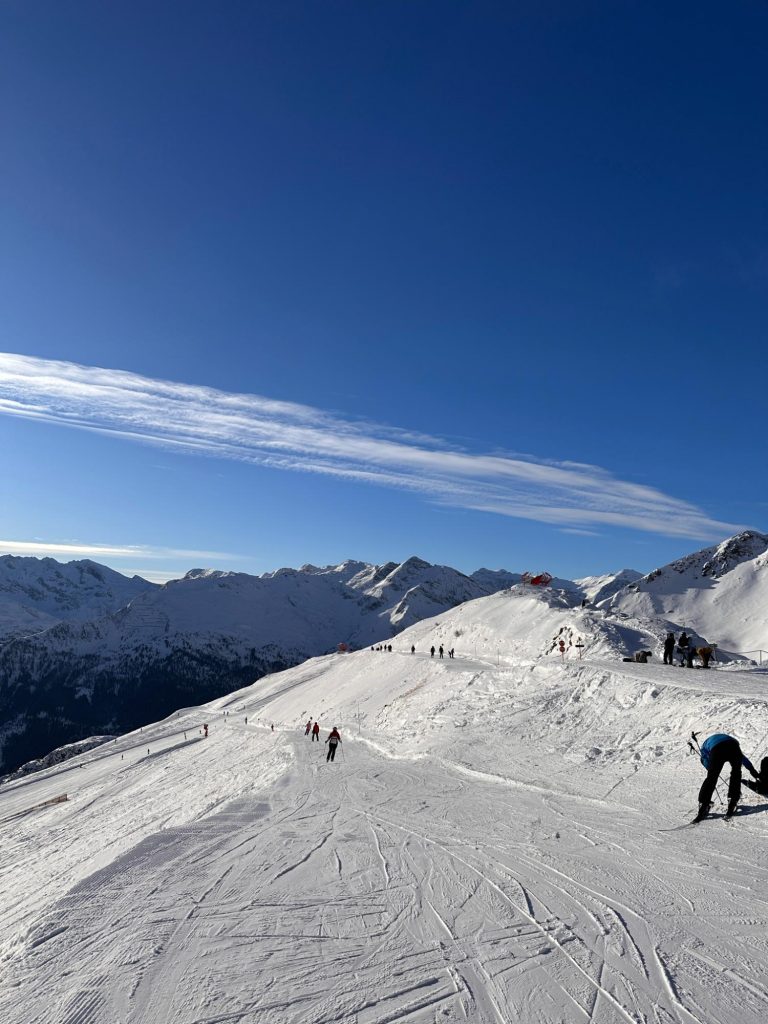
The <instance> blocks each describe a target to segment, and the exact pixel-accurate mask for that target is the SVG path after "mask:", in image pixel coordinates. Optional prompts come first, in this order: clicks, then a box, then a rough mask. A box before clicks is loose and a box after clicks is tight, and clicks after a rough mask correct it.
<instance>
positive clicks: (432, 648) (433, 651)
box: [429, 646, 435, 658]
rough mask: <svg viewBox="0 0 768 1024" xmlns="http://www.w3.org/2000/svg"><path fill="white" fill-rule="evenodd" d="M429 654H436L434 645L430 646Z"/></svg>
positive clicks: (431, 656) (431, 655)
mask: <svg viewBox="0 0 768 1024" xmlns="http://www.w3.org/2000/svg"><path fill="white" fill-rule="evenodd" d="M429 656H430V658H434V656H435V648H434V646H433V647H430V648H429Z"/></svg>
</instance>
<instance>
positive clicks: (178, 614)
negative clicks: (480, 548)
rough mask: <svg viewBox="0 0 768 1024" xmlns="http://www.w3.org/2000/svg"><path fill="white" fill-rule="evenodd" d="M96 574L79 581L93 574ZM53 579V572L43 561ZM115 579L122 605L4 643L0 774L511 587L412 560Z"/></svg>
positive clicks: (502, 577) (497, 577)
mask: <svg viewBox="0 0 768 1024" xmlns="http://www.w3.org/2000/svg"><path fill="white" fill-rule="evenodd" d="M29 561H33V560H29ZM44 561H45V562H49V561H52V560H44ZM78 564H79V563H70V567H71V566H76V565H78ZM54 565H55V563H54ZM65 568H69V567H65ZM100 569H102V567H99V566H96V567H94V570H93V573H91V572H84V576H85V578H86V579H88V580H90V579H91V578H94V579H98V578H101V577H100V575H99V572H98V570H100ZM69 571H70V574H72V573H74V572H75V570H74V569H72V568H70V570H69ZM109 572H110V570H106V573H109ZM50 575H51V576H52V577H53V578H54V579H56V578H57V577H56V572H55V570H53V569H52V570H51V572H50ZM113 575H114V576H117V577H118V578H119V579H122V580H124V581H125V583H126V584H130V590H131V591H132V593H131V600H130V601H129V602H128V603H127V604H125V605H124V607H121V608H119V609H118V610H117V611H113V612H112V613H111V614H107V615H103V614H102V615H101V616H100V617H95V618H90V619H88V620H87V621H68V622H62V621H60V622H59V623H58V624H57V625H54V626H52V627H51V628H49V629H47V630H45V631H43V632H40V633H39V634H37V635H33V636H28V637H25V638H15V639H13V640H12V641H9V642H7V643H5V644H4V645H3V646H2V647H0V673H2V676H1V678H0V719H2V721H3V723H4V724H3V726H2V728H0V770H5V771H9V770H12V769H13V768H15V767H16V766H17V765H19V764H21V763H23V762H24V761H27V760H29V759H30V758H33V757H38V756H41V755H43V754H45V753H46V752H47V751H48V750H50V749H51V748H52V747H56V746H60V745H61V744H62V743H65V742H69V741H72V740H76V739H80V738H82V737H83V736H87V735H90V734H92V733H95V732H98V733H114V732H122V731H125V730H126V729H130V728H134V727H136V726H138V725H140V724H141V723H143V722H146V721H151V720H152V719H155V718H161V717H163V716H164V715H166V714H168V713H170V712H171V711H172V710H174V709H175V708H177V707H179V706H185V705H189V704H197V703H199V702H200V701H201V700H203V699H210V698H211V697H214V696H217V695H220V694H224V693H227V692H229V691H231V690H233V689H235V688H237V687H239V686H242V685H243V684H245V683H247V682H252V681H253V680H254V679H258V678H259V677H261V676H263V675H265V674H266V673H268V672H274V671H276V670H279V669H283V668H286V667H288V666H289V665H296V664H298V663H300V662H302V661H304V660H306V659H307V658H309V657H312V656H315V655H318V654H322V653H325V652H327V651H329V650H333V649H335V647H336V646H337V645H338V644H339V643H346V644H348V645H350V646H352V647H360V646H367V645H369V644H371V643H373V642H375V641H381V640H385V639H389V638H391V637H392V636H393V635H395V634H397V633H398V632H400V631H401V630H402V629H404V628H405V627H406V626H408V625H411V624H413V623H414V622H417V621H419V620H420V619H423V618H425V617H427V616H432V615H435V614H437V613H439V612H441V611H444V610H446V609H448V608H452V607H454V606H455V605H457V604H460V603H462V602H464V601H469V600H472V599H474V598H477V597H481V596H484V595H487V594H489V593H492V592H494V591H495V590H498V589H499V588H501V587H505V586H508V584H509V580H510V575H511V574H507V573H498V574H494V575H492V576H489V575H488V574H487V571H485V572H484V573H481V574H480V577H479V578H478V579H475V578H473V577H471V576H467V575H465V574H463V573H461V572H459V571H458V570H456V569H452V568H450V567H448V566H440V565H431V564H430V563H428V562H425V561H423V560H421V559H419V558H415V557H414V558H409V559H407V560H406V561H405V562H403V563H402V564H400V565H398V564H396V563H394V562H391V563H387V564H386V565H382V566H373V565H368V564H366V563H363V562H355V561H348V562H344V563H343V564H341V565H337V566H326V567H323V568H318V567H316V566H311V565H305V566H303V567H302V568H301V569H289V568H284V569H279V570H277V571H275V572H270V573H266V574H264V575H263V576H250V575H248V574H246V573H235V572H221V571H218V570H213V569H193V570H191V571H190V572H189V573H188V574H187V575H186V576H185V577H184V578H183V579H181V580H173V581H171V582H169V583H167V584H165V585H163V586H152V585H149V584H147V585H146V586H144V587H140V586H139V584H138V583H136V582H134V581H128V580H125V578H124V577H120V576H119V574H117V573H115V574H113ZM63 578H67V577H66V576H64V577H63ZM104 578H107V579H111V577H108V576H106V575H104ZM141 582H142V583H143V581H141ZM115 589H119V588H118V587H117V585H115ZM89 593H90V592H89V591H88V592H87V593H86V595H84V600H85V598H86V597H88V595H89ZM62 603H63V602H62ZM49 607H52V605H49ZM72 607H73V608H77V610H78V612H79V611H80V610H81V608H82V605H80V606H77V604H76V602H75V601H74V598H73V599H72ZM78 618H79V619H82V616H81V615H79V614H78Z"/></svg>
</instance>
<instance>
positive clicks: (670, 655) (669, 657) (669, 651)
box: [664, 633, 675, 665]
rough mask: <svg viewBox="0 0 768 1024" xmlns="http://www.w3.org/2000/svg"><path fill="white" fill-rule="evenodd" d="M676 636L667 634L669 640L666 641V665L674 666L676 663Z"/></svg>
mask: <svg viewBox="0 0 768 1024" xmlns="http://www.w3.org/2000/svg"><path fill="white" fill-rule="evenodd" d="M674 654H675V634H674V633H667V639H666V640H665V641H664V664H665V665H674V663H675V658H674Z"/></svg>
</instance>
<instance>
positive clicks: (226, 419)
mask: <svg viewBox="0 0 768 1024" xmlns="http://www.w3.org/2000/svg"><path fill="white" fill-rule="evenodd" d="M0 413H3V414H5V415H8V416H14V417H23V418H28V419H36V420H41V421H44V422H47V423H54V424H58V425H61V426H68V427H72V428H79V429H84V430H89V431H98V432H100V433H105V434H109V435H114V436H117V437H121V438H124V439H126V440H131V441H138V442H140V443H143V444H152V445H157V446H161V447H163V448H166V449H170V450H175V451H183V452H189V453H194V454H200V455H207V456H211V457H217V458H224V459H234V460H238V461H243V462H250V463H254V464H256V465H262V466H269V467H273V468H278V469H284V470H292V471H299V472H305V473H317V474H323V475H330V476H335V477H337V478H340V479H346V480H357V481H360V482H364V483H372V484H377V485H380V486H384V487H391V488H397V489H400V490H407V491H412V492H414V493H417V494H420V495H422V496H423V497H425V498H427V499H429V500H431V501H434V502H438V503H440V504H446V505H452V506H455V507H460V508H464V509H470V510H476V511H482V512H486V513H493V514H497V515H503V516H511V517H515V518H522V519H530V520H535V521H537V522H542V523H549V524H552V525H553V526H555V527H557V528H559V529H563V528H568V527H571V528H579V527H581V528H583V527H598V528H600V527H606V526H613V527H624V528H628V529H632V530H641V531H646V532H651V533H658V534H663V535H666V536H674V537H691V538H697V539H706V540H717V539H720V538H722V537H723V536H725V535H727V534H729V533H733V532H734V531H735V530H737V529H739V526H738V524H731V523H723V522H718V521H717V520H714V519H712V518H710V517H709V516H708V515H707V514H706V513H705V512H704V511H702V510H701V509H699V508H697V507H696V506H695V505H693V504H691V503H689V502H686V501H682V500H680V499H678V498H674V497H672V496H669V495H666V494H664V493H663V492H661V491H659V490H657V489H655V488H653V487H648V486H645V485H643V484H637V483H633V482H630V481H625V480H620V479H618V478H616V477H615V476H613V475H612V474H611V473H610V472H608V471H607V470H605V469H601V468H600V467H598V466H592V465H586V464H582V463H575V462H567V461H561V462H556V461H553V460H550V459H547V460H541V459H535V458H533V457H529V456H525V457H523V456H514V455H508V454H494V453H473V452H470V451H466V450H460V449H458V448H455V447H452V446H450V445H449V444H447V443H446V442H445V441H442V440H441V439H439V438H434V437H429V436H426V435H421V434H413V433H411V432H408V431H405V430H399V429H397V428H393V427H391V426H382V425H379V424H375V423H367V422H357V421H353V420H350V419H344V418H343V417H342V416H339V415H335V414H331V413H327V412H324V411H323V410H320V409H316V408H313V407H311V406H306V405H299V404H296V403H292V402H283V401H275V400H273V399H269V398H264V397H261V396H259V395H248V394H234V393H230V392H225V391H220V390H215V389H213V388H208V387H201V386H196V385H189V384H180V383H175V382H172V381H164V380H154V379H151V378H147V377H142V376H140V375H138V374H134V373H130V372H127V371H124V370H109V369H104V368H101V367H93V366H81V365H78V364H76V363H70V362H63V361H55V360H45V359H37V358H34V357H31V356H22V355H15V354H12V353H0Z"/></svg>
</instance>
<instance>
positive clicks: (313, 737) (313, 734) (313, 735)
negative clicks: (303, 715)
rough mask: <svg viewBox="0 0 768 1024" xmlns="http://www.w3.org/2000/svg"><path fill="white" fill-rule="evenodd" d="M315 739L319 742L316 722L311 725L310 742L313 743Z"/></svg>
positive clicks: (318, 729) (318, 730)
mask: <svg viewBox="0 0 768 1024" xmlns="http://www.w3.org/2000/svg"><path fill="white" fill-rule="evenodd" d="M315 740H317V742H318V743H319V742H320V726H319V724H318V723H317V722H315V724H314V725H313V726H312V742H313V743H314V742H315Z"/></svg>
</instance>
